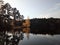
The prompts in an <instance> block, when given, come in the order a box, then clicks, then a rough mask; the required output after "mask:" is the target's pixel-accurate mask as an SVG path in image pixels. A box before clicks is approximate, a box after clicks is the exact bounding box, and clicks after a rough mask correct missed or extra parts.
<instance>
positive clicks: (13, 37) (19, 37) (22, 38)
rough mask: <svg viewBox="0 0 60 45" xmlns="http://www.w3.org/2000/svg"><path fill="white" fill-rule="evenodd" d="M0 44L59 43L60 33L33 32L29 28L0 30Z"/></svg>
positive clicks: (33, 44)
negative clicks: (10, 30) (9, 30)
mask: <svg viewBox="0 0 60 45" xmlns="http://www.w3.org/2000/svg"><path fill="white" fill-rule="evenodd" d="M0 45H60V35H53V36H52V35H48V34H34V33H30V28H23V29H21V30H15V31H12V32H7V31H6V32H5V33H4V32H0Z"/></svg>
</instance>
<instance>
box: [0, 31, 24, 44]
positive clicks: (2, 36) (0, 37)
mask: <svg viewBox="0 0 60 45" xmlns="http://www.w3.org/2000/svg"><path fill="white" fill-rule="evenodd" d="M14 33H15V34H12V33H9V32H6V33H4V32H0V45H18V43H19V41H20V40H23V38H24V36H23V32H22V31H20V32H19V31H16V32H14Z"/></svg>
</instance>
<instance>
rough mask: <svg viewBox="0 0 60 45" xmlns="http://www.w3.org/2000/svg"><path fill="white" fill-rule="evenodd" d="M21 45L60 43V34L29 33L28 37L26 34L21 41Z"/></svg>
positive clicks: (58, 44)
mask: <svg viewBox="0 0 60 45" xmlns="http://www.w3.org/2000/svg"><path fill="white" fill-rule="evenodd" d="M19 45H60V35H53V36H52V35H42V34H41V35H40V34H37V35H35V34H29V39H27V37H26V34H24V39H23V40H22V41H20V42H19Z"/></svg>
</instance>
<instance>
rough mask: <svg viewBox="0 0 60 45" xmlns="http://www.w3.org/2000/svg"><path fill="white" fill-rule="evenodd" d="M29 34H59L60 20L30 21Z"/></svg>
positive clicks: (43, 19)
mask: <svg viewBox="0 0 60 45" xmlns="http://www.w3.org/2000/svg"><path fill="white" fill-rule="evenodd" d="M30 22H31V26H30V28H31V32H32V33H33V32H34V33H43V34H47V33H48V34H60V18H48V19H46V18H41V19H38V18H35V19H31V20H30Z"/></svg>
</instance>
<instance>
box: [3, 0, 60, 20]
mask: <svg viewBox="0 0 60 45" xmlns="http://www.w3.org/2000/svg"><path fill="white" fill-rule="evenodd" d="M4 3H9V4H10V5H11V6H12V7H13V8H14V7H16V8H17V9H18V10H19V12H20V14H21V15H24V18H25V19H26V18H27V17H28V16H29V18H30V19H31V18H50V17H54V18H60V0H4Z"/></svg>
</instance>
